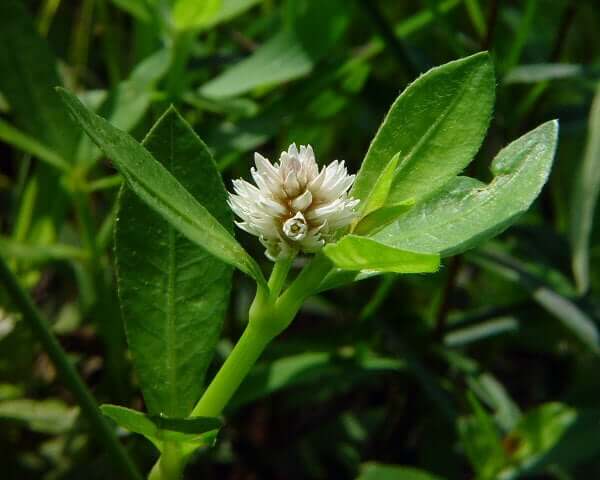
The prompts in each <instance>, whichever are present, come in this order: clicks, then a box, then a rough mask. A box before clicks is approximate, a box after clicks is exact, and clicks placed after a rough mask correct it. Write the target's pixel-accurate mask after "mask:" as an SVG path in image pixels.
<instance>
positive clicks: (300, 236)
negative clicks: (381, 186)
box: [229, 143, 359, 261]
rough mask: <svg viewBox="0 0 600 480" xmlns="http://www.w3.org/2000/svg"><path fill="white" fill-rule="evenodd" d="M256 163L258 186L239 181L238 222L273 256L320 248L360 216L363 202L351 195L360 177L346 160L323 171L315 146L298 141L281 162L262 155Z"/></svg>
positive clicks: (234, 204)
mask: <svg viewBox="0 0 600 480" xmlns="http://www.w3.org/2000/svg"><path fill="white" fill-rule="evenodd" d="M254 162H255V164H256V168H252V169H251V173H252V178H254V181H255V182H256V186H254V185H252V184H251V183H248V182H246V181H244V180H241V179H240V180H234V181H233V188H234V190H235V193H230V194H229V206H230V207H231V209H232V210H233V211H234V213H235V214H236V215H237V216H238V217H240V219H241V221H240V222H236V225H237V226H238V227H240V228H241V229H242V230H245V231H246V232H248V233H250V234H252V235H256V236H257V237H258V238H259V239H260V241H261V243H262V244H263V245H264V246H265V247H266V252H265V253H266V255H267V257H268V258H269V259H271V260H273V261H275V260H277V259H279V258H285V257H288V256H290V255H293V254H294V253H296V252H298V251H302V252H308V253H313V252H316V251H318V250H320V249H321V247H323V245H325V243H327V242H328V241H330V240H332V239H333V237H334V235H335V233H336V231H337V230H339V229H340V228H342V227H345V226H347V225H349V224H350V223H351V222H352V220H354V219H355V218H356V212H355V208H356V206H357V205H358V202H359V201H358V200H355V199H353V198H350V197H349V196H348V190H349V189H350V187H351V186H352V183H353V182H354V178H355V176H354V175H348V171H347V169H346V166H345V164H344V162H343V161H341V162H338V161H337V160H335V161H333V162H332V163H330V164H329V165H327V166H324V167H322V168H321V170H319V167H318V165H317V162H316V160H315V154H314V152H313V149H312V147H311V146H310V145H308V146H304V145H302V146H300V151H298V148H297V147H296V144H295V143H293V144H292V145H290V147H289V148H288V151H287V152H282V153H281V156H280V157H279V163H275V164H272V163H271V162H270V161H269V160H267V159H266V158H265V157H263V156H262V155H260V154H259V153H255V154H254Z"/></svg>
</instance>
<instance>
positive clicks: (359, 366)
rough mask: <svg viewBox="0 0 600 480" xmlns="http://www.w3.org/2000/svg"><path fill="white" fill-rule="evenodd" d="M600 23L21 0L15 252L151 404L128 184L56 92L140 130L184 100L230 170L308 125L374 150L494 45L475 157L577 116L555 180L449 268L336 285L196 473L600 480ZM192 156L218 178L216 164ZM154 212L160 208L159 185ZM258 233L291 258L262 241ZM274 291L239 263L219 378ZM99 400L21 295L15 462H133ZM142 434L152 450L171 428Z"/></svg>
mask: <svg viewBox="0 0 600 480" xmlns="http://www.w3.org/2000/svg"><path fill="white" fill-rule="evenodd" d="M153 5H154V6H155V7H156V8H151V7H152V6H153ZM599 23H600V12H599V11H598V8H597V6H596V5H595V2H593V1H591V0H590V1H575V0H571V1H568V0H560V1H554V0H552V1H550V0H525V1H507V0H506V1H499V0H498V1H496V0H489V1H482V0H464V1H459V0H443V1H436V0H427V1H426V0H422V1H408V2H395V1H385V0H379V1H375V0H371V1H369V0H354V1H347V2H343V1H341V0H331V1H330V0H328V1H327V2H323V1H318V0H313V1H309V0H289V1H287V2H284V1H274V0H265V1H258V0H222V1H217V0H210V1H205V2H196V1H191V0H189V1H188V0H176V1H174V2H170V1H168V0H112V1H109V0H80V1H61V0H44V1H29V0H28V1H25V0H23V1H22V0H4V1H2V2H1V4H0V94H1V95H0V140H1V141H2V143H0V152H1V155H0V254H1V255H2V256H4V257H5V258H7V259H8V260H9V262H10V264H11V266H12V267H13V268H14V269H16V271H17V272H18V275H19V278H20V280H21V281H22V282H23V284H24V285H26V286H27V288H28V289H29V290H30V292H31V294H32V295H33V297H34V299H35V301H36V303H37V305H38V306H39V307H40V308H41V310H42V311H43V312H44V314H45V316H46V317H47V318H48V319H50V321H51V322H52V327H53V330H54V332H55V333H56V334H57V335H58V336H59V338H60V341H61V343H62V345H63V346H64V348H65V349H66V350H67V351H68V352H69V354H70V355H71V356H72V359H73V361H74V362H75V365H76V367H77V369H78V370H79V372H80V373H81V374H82V375H83V377H84V379H85V381H86V383H87V384H88V385H89V386H91V388H92V389H93V392H94V394H95V396H96V398H97V399H98V401H99V402H102V403H104V402H106V403H116V404H120V405H127V406H129V407H131V408H135V409H138V410H142V409H143V408H144V405H143V403H142V399H141V394H140V379H138V378H136V376H135V374H134V372H132V370H131V362H130V358H129V354H128V352H127V349H126V346H125V337H124V330H123V324H122V322H121V318H120V313H119V311H118V306H117V302H116V297H115V294H116V289H115V281H114V268H115V267H114V265H115V261H114V260H115V259H114V257H115V254H114V251H113V248H112V230H113V224H114V217H115V210H116V201H117V192H118V187H119V185H120V184H121V179H120V177H119V176H117V175H116V174H115V170H114V169H113V168H112V166H111V164H110V162H107V161H106V160H105V159H104V158H103V157H102V155H101V153H100V151H99V150H97V149H96V147H94V146H93V145H92V143H91V142H90V141H89V140H88V139H87V137H83V136H82V135H81V132H80V130H79V128H77V127H76V126H75V125H74V124H73V122H72V120H71V119H70V117H69V116H68V115H67V113H66V111H65V109H64V107H63V106H62V105H61V103H60V101H59V99H58V97H57V95H56V93H55V92H54V90H53V87H54V86H56V85H63V86H66V87H67V88H69V89H71V90H75V91H76V92H77V93H78V94H79V96H80V98H82V99H83V100H84V101H85V103H86V104H87V105H88V106H90V107H93V108H95V109H96V111H97V112H98V113H99V114H101V115H102V116H104V117H105V118H107V119H109V120H110V122H111V123H113V124H114V125H116V126H118V127H119V128H121V129H123V130H128V131H130V132H131V133H132V134H133V135H134V137H136V138H137V139H139V140H142V139H143V138H144V137H145V136H146V133H147V132H148V130H149V128H150V127H151V126H152V125H153V124H154V123H155V121H156V120H157V119H158V118H159V117H160V116H161V115H162V114H163V113H164V112H165V110H166V109H167V107H168V106H169V105H170V104H174V105H175V106H176V108H177V109H178V111H180V112H181V113H182V114H183V115H184V116H185V118H186V120H187V121H188V122H189V123H190V124H191V125H192V126H193V128H194V130H195V132H196V133H197V134H198V135H199V136H200V137H201V138H202V139H203V140H204V141H205V143H206V144H207V145H208V147H209V148H210V149H211V150H212V152H213V154H214V156H215V159H216V161H217V165H218V167H219V169H220V170H221V172H222V173H223V175H224V177H225V183H226V186H227V187H230V179H231V178H232V177H238V176H244V175H247V174H248V170H249V165H250V162H251V158H252V152H253V151H254V150H260V151H261V152H262V153H263V154H265V155H266V156H268V157H270V158H272V159H273V158H276V157H277V156H278V154H279V152H280V151H281V150H283V149H284V148H286V147H287V145H288V144H289V143H291V142H292V141H293V142H296V143H298V144H305V143H311V144H312V145H313V147H314V148H315V151H316V152H317V157H318V158H320V159H321V161H323V162H329V161H331V160H333V159H334V158H340V159H345V160H346V161H347V162H348V164H349V166H350V170H351V171H356V170H358V167H359V166H360V162H361V161H362V159H363V157H364V155H365V152H366V150H367V147H368V143H369V141H370V139H371V138H372V137H373V135H374V133H375V131H376V129H377V127H378V125H379V123H380V122H381V119H382V117H383V115H384V113H385V112H386V111H387V109H388V108H389V106H390V104H391V103H392V101H393V100H394V99H395V98H396V97H397V95H398V93H399V91H400V90H402V89H403V88H404V87H405V86H406V85H407V84H408V83H409V82H410V81H412V80H414V79H415V78H416V77H417V76H418V75H419V73H422V72H424V71H426V70H427V69H428V68H430V67H432V66H435V65H438V64H442V63H445V62H448V61H450V60H453V59H455V58H458V57H463V56H466V55H469V54H472V53H475V52H477V51H480V50H486V49H487V50H489V51H490V52H491V54H492V57H493V59H494V62H495V69H496V78H497V82H498V86H497V91H496V105H495V113H494V117H493V121H492V126H491V129H490V131H489V132H488V136H487V138H486V140H485V143H484V145H483V147H482V149H481V151H480V152H479V154H478V155H477V157H476V160H475V162H474V163H473V164H471V166H470V167H469V170H468V172H467V173H468V174H469V175H470V176H475V177H477V178H479V179H481V180H482V181H486V182H487V181H489V180H490V179H491V178H492V174H491V172H490V170H489V166H490V161H491V159H492V158H493V156H494V154H495V153H496V152H497V151H498V150H499V149H500V148H501V147H502V146H504V145H506V144H507V143H509V142H510V141H512V140H515V139H516V138H517V137H519V136H520V135H522V134H523V133H525V132H526V131H528V130H530V129H531V128H533V127H535V126H537V125H539V124H540V123H542V122H544V121H546V120H549V119H552V118H559V119H560V125H561V133H560V141H559V150H558V155H557V159H556V161H555V165H554V168H553V172H552V175H551V177H550V180H549V183H548V184H547V186H546V187H545V189H544V191H543V192H542V195H541V197H540V199H539V200H538V201H537V202H536V204H535V206H534V207H533V208H532V209H531V210H530V211H529V212H528V213H527V214H526V215H524V216H523V217H522V218H521V219H520V221H519V223H518V225H517V226H515V227H513V228H511V229H510V230H509V231H508V232H506V233H505V234H503V235H502V236H501V237H500V238H498V239H497V240H494V241H491V242H488V243H487V244H486V245H484V246H483V247H480V248H479V249H477V250H475V251H471V252H468V253H467V254H465V255H463V256H459V257H454V258H452V259H449V260H446V261H445V262H444V267H443V268H442V269H441V270H440V272H439V273H437V274H433V275H417V276H397V275H386V276H382V277H378V278H373V279H370V280H365V281H363V282H360V283H356V284H353V285H352V287H349V288H345V289H342V290H336V291H332V292H328V293H325V294H322V295H320V296H318V297H315V298H313V299H311V300H310V302H309V303H308V304H307V305H306V306H305V308H304V309H303V310H302V311H301V313H300V315H299V317H298V318H297V320H296V321H295V322H294V324H293V326H292V327H291V328H290V329H289V330H288V331H287V332H286V333H285V334H284V335H283V336H282V337H280V338H279V339H278V340H277V341H276V342H275V343H274V344H273V345H272V346H271V347H269V349H268V350H267V352H266V354H265V356H264V358H263V359H262V361H261V363H260V364H259V365H258V366H257V367H256V368H255V369H254V370H253V371H252V373H251V375H250V377H249V378H248V380H247V381H246V382H245V383H244V384H243V386H242V388H241V390H240V392H238V395H237V396H236V397H235V399H234V402H233V404H231V405H230V407H229V409H228V412H227V422H226V425H225V427H224V429H223V430H222V431H221V433H220V441H219V443H218V447H217V448H215V449H213V450H211V451H209V452H205V453H203V454H201V455H199V456H198V458H197V459H196V460H195V461H194V462H193V464H192V465H191V466H190V467H189V469H188V470H187V475H188V476H189V478H228V479H251V478H267V479H268V478H273V479H279V478H285V479H294V478H298V479H300V478H315V479H319V478H360V479H361V480H366V479H369V480H378V479H381V480H385V479H388V478H389V479H399V480H405V479H423V480H427V479H429V480H431V479H459V478H478V479H494V478H501V479H512V478H521V477H529V478H538V479H545V478H555V479H580V478H581V479H583V478H586V479H587V478H596V477H597V476H598V475H600V458H599V457H598V455H599V453H600V441H599V440H600V422H599V421H600V376H598V373H597V372H598V367H599V366H600V359H599V354H600V337H599V333H598V328H599V320H600V296H599V295H598V293H597V292H598V287H599V286H600V265H599V263H598V260H599V257H600V249H598V241H597V240H598V238H599V237H598V234H599V233H600V232H598V230H597V229H594V221H593V220H594V215H595V204H596V200H597V196H598V192H599V189H600V95H598V94H597V93H596V92H598V91H599V90H598V78H599V75H598V74H599V73H600V37H599V35H600V34H599V33H598V28H597V26H598V24H599ZM594 98H595V100H594ZM477 113H480V112H473V115H475V114H477ZM184 133H185V132H184ZM155 140H156V141H157V142H158V143H157V144H156V145H154V147H153V148H156V149H160V148H162V147H161V145H160V142H159V140H160V139H155ZM199 155H201V153H199ZM180 168H184V167H180ZM180 174H181V175H183V176H184V177H185V178H187V180H188V181H189V182H191V183H193V184H194V186H193V188H195V189H197V193H195V194H196V195H202V194H203V193H202V188H201V187H202V186H201V185H199V184H197V179H196V180H194V179H193V178H191V177H192V176H193V172H186V171H182V172H180ZM195 182H196V183H195ZM190 188H191V187H190ZM133 208H138V210H139V211H138V214H135V215H133V217H134V218H135V219H137V220H138V221H139V220H140V215H142V214H144V213H143V212H142V210H141V209H142V205H137V206H136V205H134V206H133ZM140 212H141V213H140ZM134 213H135V212H134ZM222 215H227V213H226V212H223V213H222ZM153 220H155V219H154V218H153V217H152V218H150V217H149V220H148V221H150V222H151V221H153ZM132 222H135V220H132ZM133 227H135V223H132V224H131V225H128V226H127V227H126V228H130V229H131V228H133ZM137 228H138V229H141V228H143V226H142V225H138V226H137ZM132 235H133V234H132ZM128 238H132V239H133V237H132V236H131V235H130V236H129V237H128ZM238 238H239V239H240V241H242V242H243V243H244V246H245V247H246V248H247V249H248V250H249V251H251V252H252V253H253V254H254V256H255V257H256V258H259V259H261V262H263V265H264V266H266V265H267V264H268V263H267V261H266V259H263V256H262V247H261V246H260V245H259V244H258V242H256V241H255V240H254V239H252V238H249V237H247V236H246V235H244V234H240V235H238ZM144 241H149V239H148V238H147V237H146V238H145V237H144V236H143V235H142V236H140V238H135V239H133V244H132V245H129V246H127V245H125V247H124V248H136V242H142V243H143V242H144ZM158 258H160V255H159V256H158ZM196 275H198V276H201V272H199V271H198V272H196ZM188 280H189V279H188ZM198 281H200V282H201V279H200V280H198ZM131 282H132V283H133V284H134V283H135V279H131ZM252 288H253V287H252V285H251V283H250V281H249V280H248V279H247V278H246V277H244V276H243V275H239V274H236V275H235V276H234V287H233V290H232V298H231V304H230V305H229V308H228V314H227V316H226V320H225V327H224V335H223V339H222V341H221V342H220V344H219V347H218V350H217V353H216V358H215V361H214V362H213V363H214V365H212V366H211V368H209V372H208V376H209V377H210V376H211V375H213V373H214V371H215V370H216V367H217V366H218V364H220V363H221V362H222V360H223V358H224V357H225V356H226V355H227V353H228V352H229V351H230V349H231V346H232V342H234V341H235V340H236V339H237V338H238V336H239V333H240V331H241V330H242V328H243V325H244V323H245V321H246V318H245V312H247V307H248V303H249V301H250V300H251V297H252V294H253V291H252ZM201 320H202V319H201V318H199V323H198V328H201V325H202V321H201ZM211 334H212V333H211ZM201 370H202V369H201ZM186 388H187V387H186ZM190 388H192V389H193V388H197V387H194V386H193V385H192V386H190ZM75 405H76V403H75V402H74V400H73V397H72V396H71V394H70V393H69V392H68V391H67V390H66V389H65V387H64V385H63V384H62V382H61V379H60V378H59V377H57V375H56V371H55V369H54V367H53V365H52V363H51V362H50V361H49V359H48V357H47V355H46V354H45V353H44V351H43V350H42V349H41V348H40V347H39V345H38V344H37V343H36V342H35V341H34V340H33V338H32V336H31V333H30V331H29V329H28V326H27V325H26V324H25V323H24V322H23V320H22V319H21V318H20V315H19V314H18V313H17V311H16V309H15V308H14V306H13V305H11V303H10V302H9V301H8V297H7V295H6V292H5V291H4V289H0V424H1V425H2V428H1V429H0V446H1V448H0V462H1V464H2V469H3V478H7V479H12V478H15V479H16V478H19V479H27V478H48V479H58V478H60V479H63V478H64V479H69V478H74V479H78V478H83V477H84V476H85V477H86V478H91V479H93V478H115V477H114V476H111V475H114V474H112V473H111V468H112V466H111V463H110V461H109V458H108V457H107V455H106V453H104V450H103V449H102V448H101V447H100V446H99V445H98V443H97V441H96V440H95V439H94V438H93V437H92V436H91V435H90V434H89V431H88V425H87V424H86V422H85V420H84V419H83V418H81V417H80V415H79V411H78V408H77V407H76V406H75ZM121 435H122V437H123V438H122V440H123V442H124V443H125V445H126V446H127V449H128V450H129V451H130V452H131V454H132V455H133V457H134V458H135V460H136V462H137V463H138V464H139V465H141V466H142V467H143V468H144V469H145V470H147V469H148V468H149V466H150V465H152V463H153V461H154V459H155V455H156V452H155V450H154V449H153V447H152V446H151V445H150V444H149V443H148V442H146V441H145V440H144V439H143V438H142V437H140V436H135V435H131V434H127V433H125V432H123V431H122V432H121Z"/></svg>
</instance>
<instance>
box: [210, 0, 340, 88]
mask: <svg viewBox="0 0 600 480" xmlns="http://www.w3.org/2000/svg"><path fill="white" fill-rule="evenodd" d="M295 3H300V4H301V6H300V7H299V12H298V14H297V15H296V16H295V18H294V19H293V20H292V22H291V26H289V27H288V26H286V27H285V28H284V29H282V30H281V31H279V32H278V33H276V34H275V35H274V36H273V37H272V38H271V39H270V40H269V41H267V42H266V43H265V44H264V45H262V46H261V47H260V48H258V49H257V50H256V51H255V52H254V53H253V54H252V55H251V56H250V57H248V58H247V59H245V60H242V61H241V62H239V63H238V64H236V65H234V66H233V67H231V68H229V69H228V70H225V71H224V72H223V73H221V74H220V75H218V76H217V77H216V78H214V79H212V80H211V81H209V82H208V83H206V84H204V85H203V86H202V87H201V88H200V93H201V94H202V95H205V96H207V97H211V98H223V97H230V96H234V95H241V94H243V93H246V92H249V91H251V90H253V89H255V88H257V87H268V86H272V85H276V84H279V83H282V82H286V81H290V80H293V79H295V78H298V77H302V76H304V75H307V74H308V73H310V71H311V70H312V69H313V67H314V66H315V64H316V63H317V62H318V61H319V60H320V59H321V58H322V57H323V56H324V55H325V54H327V52H328V50H329V49H330V48H331V47H332V46H333V45H334V44H335V43H336V42H337V41H338V40H339V38H340V37H341V35H342V34H343V32H344V31H345V29H346V25H347V23H348V22H347V15H345V14H344V13H343V12H345V6H344V4H343V2H341V0H329V1H327V2H318V1H315V0H304V1H301V2H295Z"/></svg>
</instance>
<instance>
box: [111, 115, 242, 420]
mask: <svg viewBox="0 0 600 480" xmlns="http://www.w3.org/2000/svg"><path fill="white" fill-rule="evenodd" d="M144 147H145V148H146V149H147V150H148V151H149V152H150V154H152V155H153V157H154V158H155V159H156V160H158V161H159V162H160V163H161V164H162V165H163V166H164V167H165V168H166V169H167V170H168V172H169V173H170V174H171V175H173V177H174V178H175V179H176V180H177V181H179V182H180V184H181V185H182V187H183V188H185V189H186V190H187V192H189V193H190V194H191V195H192V196H193V198H194V199H195V200H196V201H198V202H199V203H200V204H202V205H203V206H204V207H205V208H206V210H207V212H208V213H209V214H211V215H212V217H213V218H214V219H216V220H217V221H219V222H220V224H222V225H224V226H225V227H226V228H227V230H228V231H231V230H232V229H233V222H232V218H231V211H230V210H229V207H228V206H227V203H226V202H227V192H226V191H225V187H224V185H223V181H222V180H221V177H220V175H219V173H218V172H217V169H216V166H215V164H214V162H213V159H212V157H211V155H210V153H209V151H208V149H207V147H206V145H204V143H203V142H202V141H201V140H200V139H199V138H198V137H197V136H196V134H195V133H194V132H193V130H192V129H191V127H190V126H189V125H188V124H187V123H186V122H185V121H184V120H183V119H182V118H181V117H180V116H179V114H178V113H177V112H176V111H175V110H174V109H173V108H171V109H169V110H168V111H167V112H166V113H165V114H164V115H163V117H162V118H161V119H160V120H159V121H158V122H157V123H156V125H155V126H154V127H153V128H152V130H151V131H150V133H149V134H148V136H147V137H146V139H145V140H144ZM119 203H120V205H119V212H118V217H117V225H116V230H115V253H116V261H117V280H118V286H119V298H120V301H121V310H122V312H123V319H124V320H125V329H126V332H127V339H128V343H129V347H130V349H131V352H132V355H133V361H134V365H135V367H136V370H137V372H138V375H139V378H140V383H141V386H142V391H143V393H144V400H145V402H146V405H147V408H148V411H149V412H150V413H164V414H165V415H169V416H174V417H184V416H186V415H188V414H189V413H190V412H191V410H192V408H193V406H194V405H195V403H196V401H197V400H198V398H199V396H200V393H201V391H202V379H203V377H204V373H205V371H206V369H207V367H208V365H209V363H210V361H211V359H212V356H213V353H214V349H215V345H216V343H217V341H218V338H219V334H220V332H221V326H222V324H223V319H224V316H225V312H226V309H227V304H228V300H229V290H230V286H231V268H230V267H229V266H228V265H227V264H225V263H223V262H222V261H220V260H219V259H218V258H215V257H213V256H212V255H210V254H209V253H208V252H207V251H206V250H204V249H202V248H199V247H198V246H197V245H196V244H194V243H192V242H191V241H190V240H188V239H187V238H186V237H184V236H183V235H182V234H181V233H179V232H178V231H176V230H175V229H174V228H173V227H172V226H171V225H170V224H169V223H168V222H167V221H166V220H165V219H164V218H163V217H161V216H160V215H159V214H158V213H156V212H155V211H154V210H152V209H151V208H150V207H148V206H147V205H146V204H145V203H144V202H143V201H142V200H141V199H140V198H138V197H137V196H136V194H135V193H134V192H133V191H131V190H130V189H129V188H124V190H123V191H122V192H121V197H120V202H119Z"/></svg>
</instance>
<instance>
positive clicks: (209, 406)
mask: <svg viewBox="0 0 600 480" xmlns="http://www.w3.org/2000/svg"><path fill="white" fill-rule="evenodd" d="M272 338H273V337H272V336H271V335H268V334H265V332H263V331H261V330H259V329H257V328H256V327H254V326H253V324H252V322H251V323H249V324H248V326H247V327H246V330H244V333H243V334H242V336H241V337H240V339H239V341H238V343H237V344H236V346H235V347H234V349H233V350H232V352H231V354H230V355H229V356H228V357H227V360H225V363H224V364H223V366H222V367H221V369H220V370H219V372H218V373H217V375H216V376H215V378H214V379H213V381H212V382H211V383H210V385H209V386H208V388H207V389H206V391H205V392H204V395H202V398H201V399H200V401H199V402H198V404H197V405H196V407H195V408H194V410H193V411H192V415H191V416H192V417H217V416H219V415H221V413H222V412H223V409H224V408H225V406H226V405H227V403H228V402H229V400H230V398H231V397H232V395H233V394H234V392H235V391H236V390H237V388H238V387H239V386H240V384H241V383H242V380H244V378H245V377H246V375H247V374H248V372H249V371H250V369H251V368H252V366H253V365H254V364H255V363H256V361H257V360H258V357H259V356H260V354H261V353H262V352H263V350H264V349H265V347H266V346H267V345H268V344H269V342H270V341H271V339H272Z"/></svg>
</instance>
